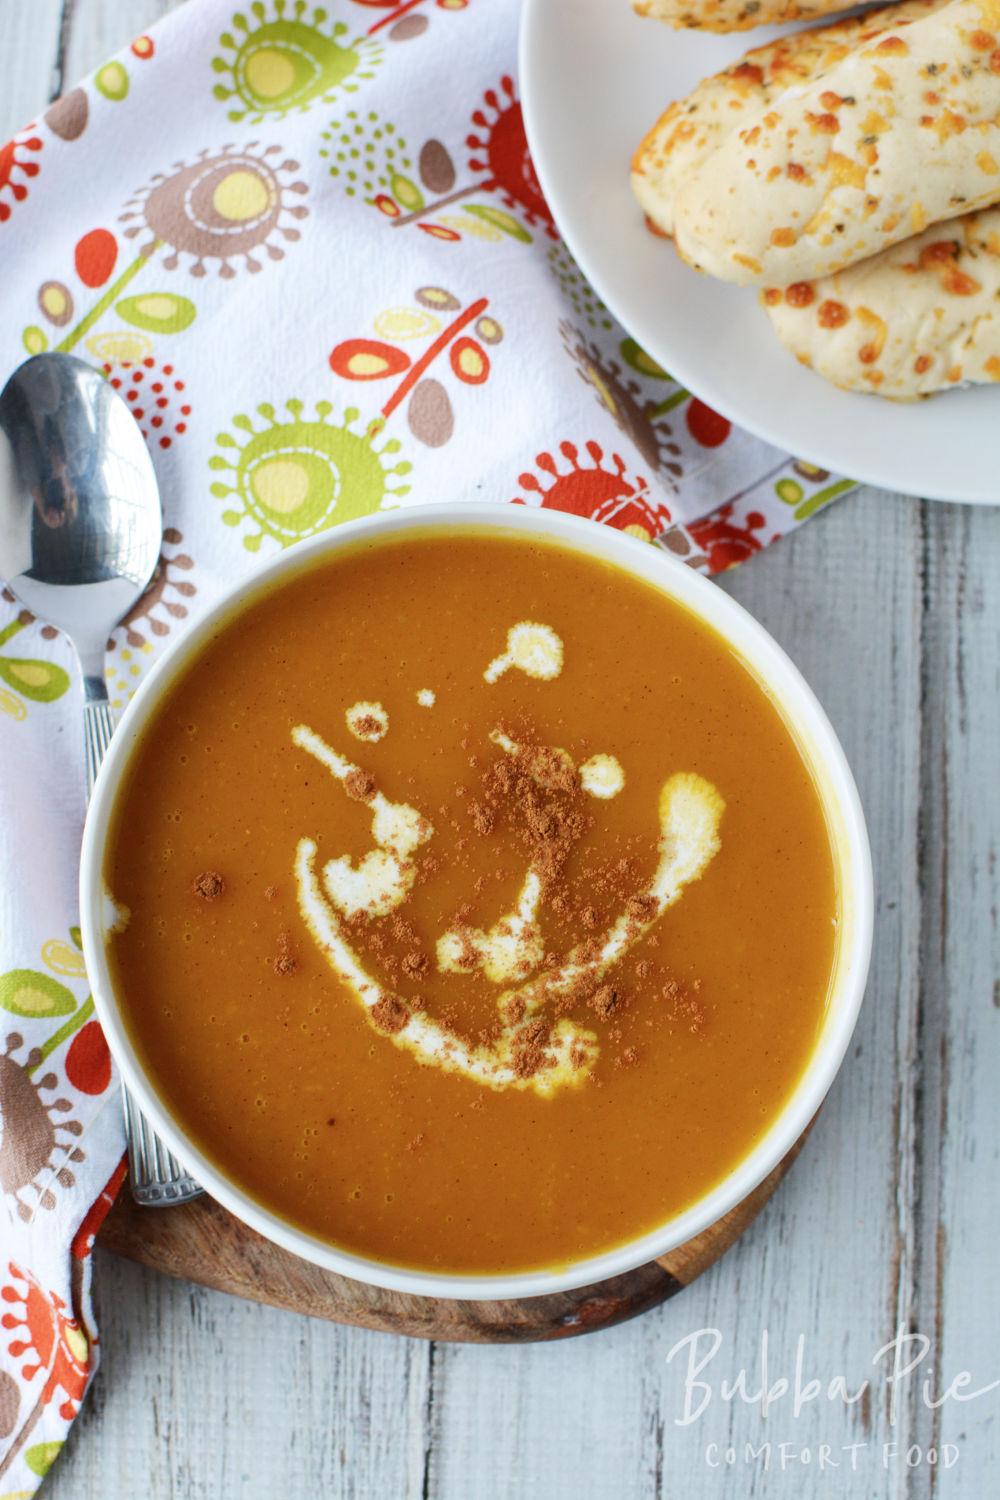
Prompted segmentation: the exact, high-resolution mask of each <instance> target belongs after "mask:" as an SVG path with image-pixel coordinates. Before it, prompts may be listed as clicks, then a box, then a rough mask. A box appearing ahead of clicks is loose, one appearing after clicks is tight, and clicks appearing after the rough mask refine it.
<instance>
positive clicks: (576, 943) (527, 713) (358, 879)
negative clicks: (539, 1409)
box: [104, 529, 840, 1274]
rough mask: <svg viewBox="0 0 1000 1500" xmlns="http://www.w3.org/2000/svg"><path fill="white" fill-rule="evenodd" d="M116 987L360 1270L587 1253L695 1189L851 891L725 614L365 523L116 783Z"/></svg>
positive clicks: (176, 686)
mask: <svg viewBox="0 0 1000 1500" xmlns="http://www.w3.org/2000/svg"><path fill="white" fill-rule="evenodd" d="M104 879H105V882H106V885H107V888H108V890H109V892H110V893H111V896H112V898H113V902H114V905H115V908H116V910H117V922H116V931H115V934H114V935H113V936H112V937H111V938H109V940H108V943H109V955H110V964H111V972H112V977H113V981H114V986H115V990H116V993H117V995H118V999H119V1005H120V1007H121V1010H122V1013H123V1016H124V1020H125V1024H126V1026H127V1027H128V1030H129V1033H130V1036H131V1038H132V1041H133V1045H134V1047H135V1049H136V1051H137V1053H138V1055H139V1058H140V1060H141V1062H142V1065H143V1067H144V1068H145V1069H146V1071H147V1072H148V1074H149V1075H150V1077H151V1078H152V1079H153V1081H154V1083H155V1087H156V1089H157V1092H158V1093H159V1095H160V1097H161V1098H162V1099H163V1100H164V1102H165V1103H166V1105H167V1107H168V1108H169V1110H170V1111H171V1113H172V1114H173V1116H174V1118H175V1119H176V1121H177V1123H178V1125H179V1126H180V1128H181V1129H182V1130H183V1132H184V1134H185V1135H186V1136H187V1138H188V1139H189V1140H190V1141H191V1142H193V1143H194V1144H195V1145H196V1146H197V1147H198V1148H199V1149H200V1150H201V1151H202V1152H203V1153H204V1154H205V1155H206V1156H207V1157H209V1158H210V1159H211V1160H213V1161H214V1162H216V1163H217V1165H218V1167H219V1168H220V1170H221V1171H222V1172H223V1173H224V1174H225V1175H226V1176H227V1177H228V1178H229V1179H230V1180H231V1181H232V1182H234V1183H235V1184H236V1185H237V1186H238V1187H239V1188H240V1189H242V1190H243V1191H244V1192H245V1193H247V1194H249V1195H250V1196H251V1197H252V1198H253V1199H255V1200H257V1201H258V1202H259V1203H261V1204H262V1205H264V1206H265V1207H267V1208H269V1209H270V1210H272V1211H273V1212H275V1213H277V1214H278V1215H279V1216H281V1217H282V1218H283V1219H285V1220H286V1221H288V1222H290V1223H291V1224H294V1225H296V1226H299V1227H300V1228H302V1229H304V1230H305V1231H307V1232H308V1233H311V1234H313V1235H316V1236H319V1237H320V1238H321V1239H323V1240H324V1241H326V1242H328V1243H331V1244H333V1245H335V1246H338V1247H340V1248H342V1249H345V1250H348V1251H352V1252H355V1253H357V1254H360V1255H362V1256H365V1257H368V1258H371V1259H375V1260H380V1261H385V1262H390V1263H394V1264H397V1265H402V1266H408V1267H413V1268H420V1269H423V1270H430V1271H439V1272H442V1271H443V1272H457V1273H479V1274H484V1273H485V1274H489V1273H510V1272H517V1271H524V1270H529V1269H537V1268H541V1267H554V1266H559V1265H565V1264H567V1263H569V1262H572V1261H577V1260H580V1259H583V1258H586V1257H589V1256H592V1255H596V1254H598V1253H600V1252H602V1251H605V1250H608V1249H610V1248H612V1247H614V1246H617V1245H621V1244H623V1243H624V1242H626V1241H628V1240H630V1239H633V1238H635V1237H637V1236H639V1235H641V1234H643V1233H645V1232H648V1231H650V1230H652V1229H654V1228H655V1227H656V1226H657V1225H659V1224H662V1223H664V1222H665V1221H666V1220H667V1219H669V1218H671V1217H673V1216H674V1215H676V1214H678V1213H679V1212H680V1211H682V1210H683V1209H685V1208H687V1207H688V1206H690V1205H691V1204H692V1203H694V1202H695V1201H696V1200H698V1199H700V1198H701V1197H703V1196H704V1195H705V1193H706V1192H708V1191H709V1190H710V1189H711V1188H712V1187H713V1186H714V1185H716V1184H717V1183H718V1182H719V1181H720V1180H721V1179H722V1178H724V1177H725V1176H726V1174H727V1173H728V1172H729V1171H730V1170H731V1169H732V1168H733V1167H734V1166H735V1165H736V1164H737V1163H738V1162H739V1161H740V1160H742V1159H743V1158H745V1157H746V1156H747V1154H748V1153H749V1151H750V1150H751V1149H752V1147H753V1146H754V1145H755V1144H756V1143H757V1142H758V1141H759V1140H760V1139H761V1137H762V1136H763V1135H764V1133H765V1132H766V1131H767V1130H768V1128H769V1126H770V1125H771V1124H772V1122H773V1121H774V1120H775V1117H776V1115H777V1114H778V1112H779V1111H780V1110H781V1109H782V1107H783V1105H784V1104H785V1103H786V1101H787V1100H788V1098H789V1096H790V1095H791V1093H792V1091H793V1089H794V1088H795V1085H796V1083H797V1081H798V1080H799V1078H800V1076H801V1074H802V1072H803V1070H804V1068H805V1065H806V1063H807V1061H808V1059H809V1057H810V1054H811V1052H812V1050H813V1048H814V1046H815V1043H816V1040H817V1037H818V1034H819V1031H820V1028H821V1025H822V1022H823V1019H824V1015H825V1011H826V1006H827V999H828V992H829V988H830V980H831V975H832V972H833V969H834V962H835V956H836V945H837V934H838V921H839V903H840V895H839V892H838V888H837V879H836V874H835V862H834V858H833V854H832V850H831V840H830V835H829V832H828V829H827V826H826V823H825V820H824V814H823V809H822V806H821V802H820V798H819V795H818V792H817V789H816V787H815V785H814V783H813V779H812V776H811V773H810V770H809V768H808V767H807V765H806V763H805V761H804V759H803V756H802V754H801V752H800V750H799V748H798V746H797V744H796V742H795V739H794V738H793V736H792V734H791V733H790V731H789V729H788V727H787V726H786V724H785V722H784V720H783V718H782V716H781V714H780V712H779V711H778V709H777V708H776V706H775V704H774V703H773V702H772V700H771V699H770V698H769V696H768V695H767V693H766V692H765V691H764V690H763V688H762V687H761V686H760V684H759V683H758V681H757V680H756V679H755V677H754V676H753V675H752V673H751V672H750V670H749V669H748V668H747V666H746V665H745V664H744V662H743V661H742V660H741V659H740V658H739V657H738V656H737V655H736V654H735V653H734V651H733V650H732V648H731V647H730V646H729V645H727V643H726V642H725V641H724V640H723V639H722V638H721V637H720V636H718V635H716V634H715V633H714V631H713V630H712V629H710V628H709V627H708V626H706V625H705V624H704V623H703V622H701V621H700V620H699V619H698V618H696V617H695V616H694V615H692V614H690V613H689V612H688V611H687V610H686V609H684V608H683V607H681V606H680V605H678V604H676V603H674V602H672V601H671V600H669V599H668V598H666V597H664V595H663V594H661V593H660V592H658V591H657V590H656V589H655V588H653V587H652V586H650V585H647V584H646V583H644V582H641V581H640V580H638V579H636V578H634V577H632V576H630V575H629V574H628V573H626V572H624V571H622V570H621V569H619V568H617V567H615V566H612V565H609V564H605V563H603V562H601V561H599V560H597V559H595V558H594V557H592V556H587V555H584V554H582V553H577V552H574V551H571V550H568V549H566V548H564V547H561V546H559V545H558V544H557V543H553V542H550V541H548V540H546V539H544V538H543V539H531V538H528V537H526V536H523V535H520V536H519V535H509V534H503V533H500V534H489V533H486V532H483V531H476V530H474V529H467V530H465V531H461V530H460V531H458V532H457V533H453V534H448V535H442V534H441V533H440V532H437V531H435V530H433V529H431V530H428V531H424V532H418V533H410V534H408V535H407V536H405V538H394V537H393V536H392V535H389V536H387V537H384V538H379V539H377V540H375V541H369V542H366V543H361V544H355V545H353V546H351V547H349V548H345V549H343V550H341V551H338V552H336V553H335V554H334V555H332V556H330V557H328V558H326V559H324V560H322V561H320V562H318V563H312V564H310V565H309V566H308V567H304V568H303V569H302V570H301V571H299V572H298V573H296V574H294V575H293V576H292V577H290V578H288V579H286V580H283V581H280V582H278V583H275V584H274V585H273V586H272V587H271V588H270V589H269V590H268V591H265V592H264V593H263V594H260V595H258V596H256V597H255V598H253V599H251V601H250V602H249V603H248V604H244V605H241V606H238V607H237V609H236V610H235V611H234V612H233V613H232V615H231V616H229V617H228V618H227V619H226V620H225V622H224V623H223V625H222V626H221V627H220V628H218V630H217V631H216V633H215V634H214V635H213V636H212V638H211V639H210V640H209V641H208V642H207V644H205V645H204V646H203V647H202V649H201V650H200V651H199V652H198V653H197V655H196V657H195V658H194V659H193V661H191V662H189V663H188V665H186V666H185V667H184V668H183V669H182V670H181V672H180V674H179V676H178V677H177V678H176V680H175V681H174V682H173V683H172V685H171V686H170V687H169V688H168V689H167V690H166V692H165V694H164V696H163V697H162V700H161V702H160V703H159V704H158V705H157V707H156V710H155V712H154V714H153V716H152V718H151V719H150V720H149V722H148V723H147V725H146V728H145V730H144V732H143V734H142V736H141V738H140V740H139V741H138V743H137V745H136V747H135V749H134V751H133V752H132V754H131V757H130V760H129V764H128V767H127V770H126V773H125V778H124V781H123V783H122V786H121V788H120V790H119V794H118V799H117V804H116V812H115V817H114V820H113V823H112V826H111V830H110V836H109V839H108V844H107V851H106V856H105V868H104Z"/></svg>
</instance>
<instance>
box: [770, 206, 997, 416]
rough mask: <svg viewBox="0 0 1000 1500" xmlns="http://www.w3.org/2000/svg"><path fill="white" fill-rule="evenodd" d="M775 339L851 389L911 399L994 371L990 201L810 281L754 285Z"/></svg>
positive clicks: (993, 377) (991, 377)
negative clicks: (976, 210)
mask: <svg viewBox="0 0 1000 1500" xmlns="http://www.w3.org/2000/svg"><path fill="white" fill-rule="evenodd" d="M761 301H762V302H763V303H764V306H765V307H766V309H767V312H768V315H769V316H770V318H771V321H772V323H773V324H774V326H775V328H776V330H777V333H778V337H779V338H780V339H781V341H782V343H783V344H785V345H786V347H787V348H789V349H790V350H791V351H792V353H793V354H794V355H795V356H796V357H797V358H798V359H799V360H800V361H801V362H802V364H804V365H809V366H811V368H812V369H814V370H817V371H818V372H819V373H820V374H821V375H825V376H826V378H827V379H828V380H832V381H833V383H834V384H835V385H839V386H842V387H843V388H844V389H846V390H852V391H877V392H878V394H879V395H880V396H890V397H893V398H894V399H896V400H899V401H903V400H911V399H912V398H913V397H915V396H927V395H930V394H931V392H933V391H939V390H947V389H948V388H949V387H950V386H954V385H958V384H960V383H962V382H964V381H973V382H986V381H998V380H1000V208H987V209H983V210H982V211H981V212H980V213H972V214H963V215H962V217H961V218H959V219H952V220H950V221H949V222H947V223H944V224H935V225H934V226H933V227H932V228H930V229H927V230H925V231H924V233H923V234H921V235H918V236H917V237H916V238H914V239H910V240H906V241H904V243H903V244H901V245H893V246H892V247H891V248H890V249H888V250H883V251H882V252H881V254H880V255H875V256H872V257H871V259H870V260H864V261H861V262H860V264H858V265H856V266H851V267H850V268H849V269H848V270H846V271H841V272H839V273H837V274H835V275H833V276H826V277H824V278H822V280H819V281H812V282H799V283H796V284H793V285H792V286H789V287H786V288H784V289H783V290H780V291H779V290H778V289H776V288H772V289H770V290H768V291H766V292H762V293H761Z"/></svg>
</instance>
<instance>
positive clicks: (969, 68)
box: [674, 0, 1000, 286]
mask: <svg viewBox="0 0 1000 1500" xmlns="http://www.w3.org/2000/svg"><path fill="white" fill-rule="evenodd" d="M998 30H1000V0H953V3H952V4H951V5H948V6H946V7H945V8H944V9H943V10H940V11H937V12H936V13H935V14H933V15H929V16H927V17H925V18H924V19H923V20H921V21H915V22H914V23H913V24H912V25H911V26H907V27H905V28H898V29H896V28H894V29H893V30H890V31H889V32H887V33H886V34H885V35H883V36H881V37H878V38H876V39H875V40H874V41H871V42H868V43H866V45H865V46H863V47H861V48H859V49H858V50H857V51H854V52H849V53H848V55H847V56H846V57H845V58H843V59H842V60H841V61H840V62H838V63H835V64H834V66H833V67H832V68H830V69H829V70H828V71H827V72H825V73H823V74H822V75H821V76H820V77H818V78H815V79H813V80H812V81H811V82H810V83H808V84H805V85H796V86H794V87H792V88H790V89H788V90H787V91H786V92H785V93H784V94H783V95H782V96H781V98H780V99H778V100H776V101H774V102H773V103H772V104H770V105H766V106H764V107H763V108H761V109H759V110H757V111H755V113H754V115H753V116H752V117H750V118H748V119H746V120H745V122H744V124H743V126H742V127H741V128H740V129H739V130H738V131H736V132H735V133H734V134H733V135H730V136H728V137H727V138H726V139H725V140H724V141H723V143H722V145H721V146H720V147H719V148H718V150H717V151H715V152H713V153H712V155H711V156H710V157H709V158H708V160H707V161H706V162H705V164H704V166H703V167H702V169H701V170H700V171H699V173H698V175H697V177H695V178H694V179H692V180H690V181H688V182H686V183H685V184H684V186H683V187H682V188H681V190H680V192H679V193H678V194H677V198H676V202H675V205H674V237H675V240H676V244H677V248H678V250H679V251H680V253H681V255H682V256H683V257H684V259H685V260H687V261H690V262H691V264H692V265H694V266H697V267H698V269H700V270H703V271H708V272H710V273H711V274H712V275H714V276H719V277H721V278H722V279H723V280H724V281H735V282H738V283H740V284H741V285H744V286H745V285H756V286H787V285H789V284H790V283H792V282H797V281H806V280H810V279H812V278H815V277H817V276H825V275H829V274H830V273H832V272H834V271H839V270H841V269H842V268H843V267H844V266H849V265H853V264H854V263H855V262H856V261H859V260H862V259H864V258H865V257H866V256H869V255H874V254H876V253H877V252H878V251H880V250H883V249H885V248H886V247H887V246H888V245H893V244H896V243H897V242H898V241H899V240H903V239H906V238H907V236H909V235H913V234H920V233H922V231H923V230H924V229H925V228H927V227H928V225H930V224H933V223H936V222H938V221H939V220H943V219H950V218H954V217H955V216H956V215H959V214H962V213H964V212H968V211H970V210H973V209H976V208H981V207H985V206H987V205H988V204H991V203H995V202H997V201H998V200H1000V40H998V37H997V31H998Z"/></svg>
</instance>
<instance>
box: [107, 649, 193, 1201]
mask: <svg viewBox="0 0 1000 1500" xmlns="http://www.w3.org/2000/svg"><path fill="white" fill-rule="evenodd" d="M83 688H84V704H83V727H84V737H85V739H86V744H87V797H88V800H89V798H90V794H91V792H92V791H93V789H94V782H95V781H96V780H97V773H98V771H99V770H100V768H101V761H102V760H103V759H104V752H105V750H106V749H107V748H108V745H109V744H110V743H111V736H112V735H113V734H114V732H115V716H114V711H113V709H112V707H111V704H110V703H109V702H108V692H107V688H106V687H105V685H104V678H103V677H91V676H89V675H87V676H85V677H84V682H83ZM122 1103H123V1105H124V1107H125V1134H126V1137H127V1138H128V1166H129V1182H130V1184H131V1188H132V1196H133V1198H134V1199H135V1200H136V1202H137V1203H142V1204H145V1205H147V1206H148V1207H157V1208H160V1207H163V1208H169V1207H171V1206H172V1205H173V1204H175V1203H187V1202H188V1201H189V1199H191V1198H197V1197H199V1196H200V1194H201V1193H203V1192H204V1191H205V1190H204V1188H203V1187H202V1186H201V1184H200V1183H198V1182H196V1181H195V1179H194V1178H193V1177H192V1176H191V1174H190V1172H188V1171H186V1170H185V1169H184V1167H182V1166H181V1164H180V1162H179V1161H178V1160H177V1158H176V1157H175V1156H173V1155H172V1154H171V1152H169V1151H168V1150H167V1148H166V1146H165V1145H164V1144H163V1142H162V1141H161V1140H160V1138H159V1136H158V1135H156V1133H155V1132H154V1130H153V1129H152V1127H151V1126H150V1124H149V1123H148V1121H146V1120H145V1119H144V1118H143V1115H142V1113H141V1111H140V1109H139V1106H138V1105H137V1104H136V1102H135V1100H134V1099H133V1098H132V1095H131V1094H130V1093H129V1091H128V1089H127V1088H126V1087H125V1085H124V1084H122Z"/></svg>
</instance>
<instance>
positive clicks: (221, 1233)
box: [99, 1127, 811, 1344]
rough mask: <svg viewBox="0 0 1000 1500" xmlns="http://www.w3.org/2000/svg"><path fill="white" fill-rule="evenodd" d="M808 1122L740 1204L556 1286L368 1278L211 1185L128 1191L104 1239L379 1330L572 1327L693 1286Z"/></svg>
mask: <svg viewBox="0 0 1000 1500" xmlns="http://www.w3.org/2000/svg"><path fill="white" fill-rule="evenodd" d="M810 1128H811V1127H810ZM808 1133H809V1131H808V1130H806V1132H805V1133H804V1134H803V1136H802V1137H801V1139H800V1140H799V1141H797V1142H796V1144H795V1145H794V1146H793V1148H792V1150H791V1151H789V1152H788V1154H787V1156H785V1158H784V1159H783V1160H782V1161H780V1162H779V1163H778V1165H777V1166H776V1167H775V1168H774V1170H773V1172H770V1173H769V1174H768V1176H767V1177H765V1179H764V1181H763V1182H762V1183H760V1185H759V1186H758V1187H757V1188H755V1189H754V1191H753V1192H752V1193H751V1194H750V1195H749V1196H748V1197H747V1198H746V1199H744V1201H743V1202H742V1203H739V1204H737V1205H736V1207H735V1208H733V1209H731V1210H730V1212H729V1213H727V1214H726V1215H725V1216H724V1217H723V1218H721V1219H720V1220H719V1221H718V1223H717V1224H713V1225H712V1226H711V1227H710V1228H708V1229H706V1230H705V1231H704V1233H703V1234H699V1235H697V1236H696V1237H695V1238H694V1239H693V1240H688V1241H687V1243H686V1244H683V1245H679V1246H678V1247H677V1249H676V1250H672V1251H670V1252H669V1254H667V1255H664V1256H662V1257H661V1258H660V1259H659V1260H657V1261H653V1262H652V1263H651V1264H648V1265H644V1266H640V1267H638V1269H637V1270H635V1271H631V1272H629V1273H628V1274H627V1275H624V1276H615V1277H612V1278H610V1279H609V1280H607V1281H602V1282H600V1283H599V1284H594V1285H590V1286H582V1287H577V1288H575V1289H574V1290H573V1291H570V1292H561V1293H558V1294H557V1295H551V1296H541V1297H525V1298H520V1299H518V1300H506V1301H503V1302H496V1301H493V1302H483V1301H469V1300H458V1299H456V1300H454V1301H446V1300H444V1299H441V1298H434V1297H414V1296H407V1295H404V1294H403V1293H400V1292H392V1291H388V1290H386V1289H385V1288H383V1287H376V1286H366V1285H365V1284H364V1283H363V1282H360V1281H353V1280H351V1279H349V1278H348V1277H346V1276H337V1275H335V1274H334V1273H333V1272H331V1271H324V1270H322V1269H321V1268H320V1267H319V1266H315V1265H311V1264H310V1263H309V1262H308V1261H304V1260H300V1259H299V1257H298V1256H295V1255H291V1254H289V1253H288V1251H286V1250H281V1249H280V1248H279V1247H278V1246H277V1245H273V1244H271V1243H270V1241H268V1240H266V1239H265V1238H264V1237H263V1236H262V1235H259V1234H257V1233H256V1232H255V1231H254V1230H252V1229H250V1228H248V1226H247V1225H245V1224H242V1223H241V1222H240V1221H239V1220H238V1219H235V1218H234V1217H233V1215H232V1214H230V1213H227V1211H226V1210H225V1209H224V1208H223V1207H222V1206H221V1204H218V1203H216V1202H214V1201H213V1200H212V1199H211V1198H209V1197H207V1196H206V1197H204V1198H200V1199H198V1200H196V1201H195V1202H193V1203H189V1204H186V1205H184V1206H183V1207H181V1208H173V1209H151V1208H140V1207H139V1205H138V1204H136V1203H135V1202H134V1201H133V1200H132V1198H131V1197H130V1196H129V1194H128V1191H127V1190H126V1191H125V1192H123V1193H122V1194H121V1195H120V1196H119V1198H118V1202H117V1203H116V1204H115V1206H114V1208H113V1209H112V1211H111V1213H110V1214H109V1215H108V1217H107V1219H106V1220H105V1223H104V1226H103V1228H102V1230H101V1233H100V1236H99V1243H100V1244H101V1245H102V1246H103V1248H104V1249H106V1250H113V1251H115V1253H116V1254H118V1255H126V1256H128V1257H129V1258H130V1259H131V1260H137V1261H139V1262H140V1263H141V1264H142V1265H145V1266H150V1267H152V1269H153V1270H158V1271H165V1272H166V1273H167V1274H168V1275H169V1276H182V1277H185V1278H187V1279H188V1280H190V1281H196V1282H197V1283H198V1284H199V1285H200V1286H207V1287H211V1288H213V1290H215V1291H219V1292H229V1293H230V1294H231V1295H233V1296H237V1297H247V1298H249V1299H250V1301H252V1302H265V1303H267V1304H269V1305H270V1306H272V1307H280V1308H284V1309H286V1310H287V1311H289V1312H294V1313H306V1314H308V1315H309V1316H311V1317H314V1318H326V1319H328V1320H329V1321H331V1322H334V1323H349V1324H352V1325H354V1326H356V1327H359V1328H373V1329H378V1330H379V1331H381V1332H383V1333H399V1334H408V1335H410V1336H411V1337H414V1338H425V1339H442V1340H446V1341H448V1342H453V1343H467V1344H525V1343H532V1342H540V1341H543V1340H548V1339H564V1338H573V1337H574V1336H576V1335H579V1334H582V1333H596V1332H598V1331H599V1330H600V1329H602V1328H610V1327H612V1326H613V1325H614V1324H615V1323H623V1322H625V1321H626V1320H627V1319H628V1318H634V1317H637V1316H638V1315H639V1314H640V1313H644V1312H648V1311H649V1309H650V1308H652V1307H657V1306H658V1305H659V1304H660V1303H661V1302H665V1301H666V1300H667V1298H668V1297H673V1296H676V1294H677V1293H678V1292H680V1291H683V1290H684V1288H685V1287H686V1286H690V1284H691V1282H692V1281H694V1280H696V1278H697V1277H699V1276H700V1275H701V1274H702V1272H703V1271H707V1270H708V1268H709V1266H712V1265H714V1264H715V1262H716V1261H717V1260H718V1259H719V1256H720V1255H724V1254H725V1252H726V1251H727V1250H729V1249H730V1248H731V1247H732V1246H733V1245H735V1243H736V1241H737V1240H738V1239H739V1237H740V1235H741V1234H743V1233H744V1231H745V1230H746V1229H747V1228H749V1226H750V1224H752V1223H753V1221H754V1219H755V1218H756V1217H757V1215H758V1214H759V1213H760V1211H761V1209H762V1208H763V1207H764V1205H765V1204H766V1203H767V1201H768V1199H769V1198H770V1197H771V1195H772V1193H774V1192H775V1191H776V1190H777V1188H778V1186H779V1184H780V1183H781V1182H782V1181H783V1179H784V1177H785V1175H786V1173H787V1172H788V1170H789V1168H790V1167H791V1165H792V1163H793V1162H794V1161H795V1159H796V1157H797V1156H798V1154H799V1152H800V1151H801V1149H802V1146H803V1144H804V1142H805V1139H806V1136H807V1135H808Z"/></svg>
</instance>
